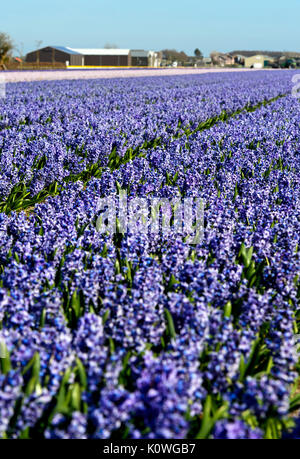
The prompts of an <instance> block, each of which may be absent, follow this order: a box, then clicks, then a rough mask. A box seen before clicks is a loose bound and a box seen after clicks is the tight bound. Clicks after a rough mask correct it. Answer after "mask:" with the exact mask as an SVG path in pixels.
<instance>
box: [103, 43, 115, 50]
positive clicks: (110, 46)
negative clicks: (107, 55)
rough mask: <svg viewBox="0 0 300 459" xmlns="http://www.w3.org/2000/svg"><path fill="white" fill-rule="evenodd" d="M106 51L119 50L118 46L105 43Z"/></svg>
mask: <svg viewBox="0 0 300 459" xmlns="http://www.w3.org/2000/svg"><path fill="white" fill-rule="evenodd" d="M104 49H119V47H118V45H115V44H114V43H105V45H104Z"/></svg>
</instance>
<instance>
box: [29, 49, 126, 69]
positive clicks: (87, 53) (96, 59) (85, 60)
mask: <svg viewBox="0 0 300 459" xmlns="http://www.w3.org/2000/svg"><path fill="white" fill-rule="evenodd" d="M26 62H29V63H42V62H49V63H53V64H54V63H55V62H62V63H65V64H66V65H67V66H69V65H70V66H93V67H94V66H95V67H98V66H104V67H105V66H107V67H127V66H130V65H131V53H130V50H129V49H83V48H69V47H64V46H47V47H45V48H42V49H38V50H36V51H32V52H31V53H28V54H27V56H26Z"/></svg>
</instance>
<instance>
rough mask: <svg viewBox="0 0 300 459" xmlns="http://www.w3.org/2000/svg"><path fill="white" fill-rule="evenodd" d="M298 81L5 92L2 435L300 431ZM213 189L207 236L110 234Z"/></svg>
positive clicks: (172, 81)
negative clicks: (116, 206)
mask: <svg viewBox="0 0 300 459" xmlns="http://www.w3.org/2000/svg"><path fill="white" fill-rule="evenodd" d="M293 75H294V72H293V71H269V72H268V71H259V72H241V73H234V72H233V73H226V74H225V73H224V74H222V73H214V74H204V75H185V76H168V77H161V76H156V77H145V78H144V77H143V78H130V79H118V78H117V79H108V80H97V79H95V80H74V81H68V80H65V81H48V82H47V81H41V82H26V83H22V82H19V83H10V84H7V88H6V89H7V94H6V98H5V99H2V100H0V172H1V175H0V233H1V239H0V350H1V356H0V357H1V358H0V437H1V438H4V439H6V438H13V439H16V438H20V439H24V438H31V439H39V438H46V439H53V438H65V439H69V438H78V439H86V438H87V439H125V438H126V439H139V438H144V439H161V438H163V439H181V438H182V439H186V438H191V439H195V438H251V439H256V438H268V439H272V438H273V439H276V438H285V437H292V438H298V437H299V433H300V423H298V419H297V418H298V411H299V408H300V395H299V394H300V385H299V383H298V379H299V375H300V365H299V355H300V354H298V352H297V344H296V343H297V335H298V333H300V332H299V331H298V327H299V326H300V309H299V298H300V280H299V273H300V257H299V236H300V205H299V192H300V103H299V99H297V98H295V97H292V95H291V89H292V82H291V79H292V76H293ZM120 190H126V192H127V195H128V200H129V201H130V200H131V199H134V198H135V197H144V198H147V199H150V198H151V197H160V198H168V199H171V198H174V197H179V198H182V199H183V198H186V197H196V196H197V197H201V198H202V199H203V202H204V203H205V208H204V234H203V238H202V240H201V242H200V243H198V244H194V245H192V244H190V243H188V242H187V240H186V237H185V236H186V235H185V234H184V230H183V233H182V235H178V233H175V231H174V232H172V231H170V232H169V233H168V234H162V233H158V234H148V233H139V232H134V233H132V232H126V233H123V232H116V233H115V234H110V233H109V232H107V233H101V232H99V231H98V228H97V221H98V220H97V219H98V217H99V215H98V213H99V211H98V208H97V205H96V204H97V200H98V199H99V197H101V198H102V197H108V196H110V197H111V196H113V197H117V196H118V195H119V193H120Z"/></svg>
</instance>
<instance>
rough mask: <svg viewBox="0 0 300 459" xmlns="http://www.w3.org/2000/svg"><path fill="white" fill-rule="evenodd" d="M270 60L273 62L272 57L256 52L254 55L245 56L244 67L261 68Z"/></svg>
mask: <svg viewBox="0 0 300 459" xmlns="http://www.w3.org/2000/svg"><path fill="white" fill-rule="evenodd" d="M270 62H273V58H272V57H270V56H264V55H262V54H256V55H255V56H250V57H245V67H248V68H254V69H262V68H264V67H267V66H268V65H269V64H270Z"/></svg>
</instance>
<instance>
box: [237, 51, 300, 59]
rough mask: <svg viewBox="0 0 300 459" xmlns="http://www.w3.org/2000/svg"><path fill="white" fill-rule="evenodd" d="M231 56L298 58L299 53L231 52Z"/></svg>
mask: <svg viewBox="0 0 300 459" xmlns="http://www.w3.org/2000/svg"><path fill="white" fill-rule="evenodd" d="M230 54H231V55H232V56H236V55H239V56H243V57H251V56H256V55H262V56H270V57H281V56H291V57H292V56H295V57H297V56H300V53H299V52H291V51H241V50H238V51H232V52H231V53H230Z"/></svg>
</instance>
